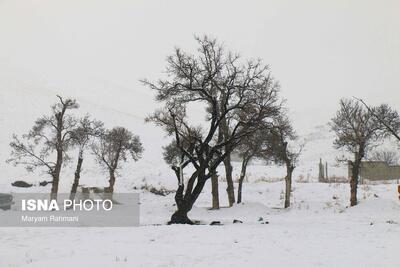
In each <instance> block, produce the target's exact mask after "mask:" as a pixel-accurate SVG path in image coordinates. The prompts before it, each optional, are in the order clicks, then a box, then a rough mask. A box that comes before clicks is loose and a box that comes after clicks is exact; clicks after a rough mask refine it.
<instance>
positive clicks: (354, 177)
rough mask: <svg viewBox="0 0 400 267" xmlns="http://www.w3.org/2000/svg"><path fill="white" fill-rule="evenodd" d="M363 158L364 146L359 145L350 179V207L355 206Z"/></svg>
mask: <svg viewBox="0 0 400 267" xmlns="http://www.w3.org/2000/svg"><path fill="white" fill-rule="evenodd" d="M363 157H364V145H363V144H361V145H360V149H359V151H358V153H355V155H354V163H353V164H352V171H351V179H350V206H351V207H353V206H355V205H357V202H358V201H357V187H358V176H359V174H360V166H361V161H362V159H363Z"/></svg>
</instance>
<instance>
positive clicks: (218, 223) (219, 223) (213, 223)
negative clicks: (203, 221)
mask: <svg viewBox="0 0 400 267" xmlns="http://www.w3.org/2000/svg"><path fill="white" fill-rule="evenodd" d="M210 225H222V224H221V222H220V221H212V222H211V223H210Z"/></svg>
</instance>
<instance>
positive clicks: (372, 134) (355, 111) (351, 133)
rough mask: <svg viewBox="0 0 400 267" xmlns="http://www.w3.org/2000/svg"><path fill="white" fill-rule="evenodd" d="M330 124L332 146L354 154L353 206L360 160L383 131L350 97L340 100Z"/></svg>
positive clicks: (355, 203) (371, 116)
mask: <svg viewBox="0 0 400 267" xmlns="http://www.w3.org/2000/svg"><path fill="white" fill-rule="evenodd" d="M330 125H331V128H332V130H333V131H334V132H335V133H336V139H335V141H334V146H335V147H336V148H344V149H345V150H347V151H348V152H350V153H352V154H354V160H353V161H349V164H351V167H352V175H351V179H350V193H351V194H350V205H351V206H355V205H357V186H358V178H359V177H358V176H359V171H360V165H361V161H362V159H363V158H364V157H365V155H366V153H367V152H368V151H369V150H370V149H371V148H373V147H374V146H375V145H376V144H377V142H378V141H379V140H380V139H381V138H382V137H384V135H385V133H384V131H383V129H382V125H381V124H380V123H379V122H378V121H377V120H376V119H375V117H374V115H373V113H372V112H370V111H369V110H368V109H365V108H364V107H363V106H362V105H361V104H360V103H359V102H358V101H356V100H352V99H342V100H340V108H339V110H338V112H337V113H336V116H335V117H334V118H333V119H332V122H331V124H330Z"/></svg>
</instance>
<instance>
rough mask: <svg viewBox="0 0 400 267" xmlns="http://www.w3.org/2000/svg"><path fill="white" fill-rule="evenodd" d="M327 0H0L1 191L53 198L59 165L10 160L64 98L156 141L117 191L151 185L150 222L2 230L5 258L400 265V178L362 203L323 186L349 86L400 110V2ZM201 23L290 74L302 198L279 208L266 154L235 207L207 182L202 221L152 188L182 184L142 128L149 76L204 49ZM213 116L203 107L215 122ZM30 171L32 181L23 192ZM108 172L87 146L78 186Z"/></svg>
mask: <svg viewBox="0 0 400 267" xmlns="http://www.w3.org/2000/svg"><path fill="white" fill-rule="evenodd" d="M317 2H318V1H281V0H276V1H259V0H253V1H250V0H248V1H235V2H234V1H231V0H228V1H211V0H204V1H202V2H201V3H200V2H199V1H197V2H195V1H193V2H191V3H189V1H187V0H184V1H178V0H176V1H172V0H170V1H161V0H157V1H148V0H146V1H139V0H132V1H127V0H126V1H107V0H58V1H54V0H41V1H25V0H0V36H1V37H0V193H19V192H27V193H33V192H42V193H49V191H50V186H47V187H38V186H37V184H38V183H39V182H41V181H44V180H50V178H49V176H46V174H44V173H43V172H41V171H37V172H35V173H27V172H26V171H25V169H24V168H23V167H22V166H18V167H13V166H11V165H9V164H6V163H5V161H6V160H7V159H8V158H9V156H10V146H9V143H10V141H11V137H12V135H13V134H17V135H18V136H22V135H23V134H26V133H28V131H29V129H30V128H31V127H32V126H33V122H34V121H35V120H36V119H37V118H38V117H40V116H42V115H44V114H49V112H50V106H51V105H52V104H54V103H55V101H57V98H56V95H57V94H59V95H62V96H63V97H72V98H76V100H77V102H78V103H79V104H80V108H79V110H74V111H73V115H75V116H80V117H82V116H84V115H85V114H87V113H90V114H91V116H92V117H93V118H96V119H98V120H101V121H103V122H104V124H105V127H107V128H112V127H115V126H123V127H126V128H128V129H129V130H131V131H132V132H134V133H135V134H137V135H139V136H140V138H141V141H142V143H143V146H144V148H145V151H144V153H143V157H142V159H140V160H139V161H138V162H128V163H126V164H124V165H123V168H122V169H121V170H120V171H119V172H118V175H117V181H116V185H115V191H116V192H138V193H140V198H141V201H140V202H141V205H140V208H141V214H140V222H141V223H140V226H139V227H134V228H1V227H0V267H23V266H25V267H52V266H57V267H76V266H95V267H119V266H126V267H128V266H129V267H136V266H143V267H148V266H150V267H153V266H160V267H161V266H163V267H170V266H171V267H173V266H185V267H194V266H206V267H211V266H216V267H224V266H229V267H232V266H240V267H248V266H249V267H253V266H255V267H258V266H263V267H265V266H290V267H309V266H332V267H358V266H361V267H365V266H371V267H377V266H378V267H381V266H383V267H392V266H393V267H397V266H400V263H399V262H400V256H399V250H400V201H399V199H398V193H397V185H395V184H378V185H360V186H359V192H358V199H359V201H360V204H359V205H358V206H355V207H352V208H349V207H348V205H349V194H350V188H349V185H348V184H333V183H332V184H322V183H317V180H318V179H317V177H318V163H319V161H320V159H322V161H323V163H325V162H327V163H328V170H329V175H330V177H333V176H335V177H339V178H344V177H347V166H346V165H343V164H342V165H338V164H337V161H336V159H337V158H338V157H341V156H342V155H343V151H338V150H336V149H334V148H333V140H334V137H335V136H334V134H333V133H332V132H331V131H330V127H329V125H328V123H329V121H330V120H331V118H332V117H333V116H334V114H335V112H336V110H337V108H338V101H339V99H340V98H341V97H353V96H357V97H361V98H363V99H365V100H366V101H367V102H368V103H371V104H372V105H375V104H381V103H388V104H390V105H391V106H393V107H395V108H396V109H397V110H400V106H399V103H400V94H399V93H398V92H399V91H398V89H399V79H398V77H399V76H400V72H399V70H400V69H399V61H400V60H399V59H400V58H399V55H400V53H398V51H399V50H398V48H399V44H400V42H399V39H398V38H397V37H398V34H397V33H398V28H399V27H400V23H399V19H398V18H399V16H398V10H399V4H398V2H396V1H385V3H380V2H378V1H330V2H329V3H328V1H319V2H318V3H317ZM199 3H200V4H199ZM204 14H206V16H205V15H204ZM355 33H356V34H355ZM394 33H395V34H394ZM193 34H198V35H202V34H211V35H213V36H215V37H217V38H219V39H220V40H221V41H222V42H224V44H226V46H227V48H229V49H232V50H233V51H237V52H239V53H240V54H242V55H243V56H244V57H246V58H247V57H254V58H262V59H263V60H265V63H267V64H270V66H271V71H272V74H273V76H274V77H276V78H277V79H278V80H279V81H280V82H281V85H282V97H284V98H286V99H287V106H288V107H289V112H290V114H289V115H290V118H291V120H292V122H293V124H294V127H295V129H296V131H297V133H298V135H299V140H300V141H301V142H304V143H305V147H304V150H303V153H302V154H301V156H300V158H299V162H298V165H297V166H296V169H295V170H294V174H293V179H294V181H295V182H294V185H293V193H292V198H291V202H292V206H291V207H290V208H289V209H283V208H282V207H283V190H284V183H283V181H282V177H284V175H285V169H284V168H283V167H281V166H265V165H264V164H262V163H261V162H252V164H251V166H249V168H248V171H247V177H246V181H245V183H244V185H243V186H244V188H243V203H242V204H238V205H234V206H233V207H231V208H227V206H228V203H227V196H226V193H225V188H226V185H225V184H224V182H223V181H222V180H223V174H224V173H223V170H222V168H221V169H220V170H219V174H220V175H221V177H220V180H221V181H220V187H219V195H220V203H221V206H222V208H221V209H220V210H210V209H209V207H210V206H211V193H210V190H211V184H210V182H208V183H207V184H206V187H205V190H204V192H202V194H201V195H200V197H199V199H198V201H197V202H196V203H195V206H194V207H193V210H192V211H191V212H190V213H189V217H190V218H191V219H193V220H198V221H200V224H201V225H195V226H188V225H171V226H168V225H167V222H168V220H169V219H170V216H171V214H172V213H173V212H174V211H175V209H176V207H175V206H174V203H175V201H174V194H173V193H171V194H169V195H167V196H159V195H155V194H152V193H150V192H149V191H147V190H143V189H141V188H143V187H144V188H149V187H154V188H156V189H167V190H175V189H176V186H177V181H176V178H175V176H174V174H173V172H172V171H171V169H170V168H169V166H167V165H166V163H165V162H164V161H163V159H162V146H165V145H166V144H168V143H169V141H170V140H169V139H168V138H166V137H165V133H164V132H163V131H162V130H161V129H160V128H157V127H155V126H154V125H152V124H146V123H144V118H145V117H146V116H147V115H148V114H150V113H152V112H153V111H154V110H155V108H156V103H155V101H154V92H152V91H150V90H149V89H147V88H145V87H144V86H143V84H141V83H140V82H139V80H140V79H143V78H148V79H150V80H157V79H159V78H161V77H163V75H164V74H165V72H164V70H165V66H166V62H165V59H166V57H167V55H169V54H170V53H171V52H172V50H173V47H174V46H180V47H182V48H183V49H185V50H186V49H187V50H189V51H192V50H193V49H194V41H193ZM382 92H384V93H382ZM203 112H204V110H202V109H199V110H194V112H193V113H195V115H196V116H198V117H199V118H201V119H203V118H204V114H203ZM385 145H387V146H388V147H390V148H391V149H395V148H396V147H397V146H396V145H394V144H393V143H390V142H389V143H388V144H385ZM380 148H381V146H380ZM77 155H78V152H77V151H76V150H72V151H70V156H71V159H72V161H71V162H70V163H69V165H67V166H66V167H65V168H63V170H62V173H61V180H60V186H59V189H60V192H64V193H66V192H69V190H70V188H71V184H72V181H73V177H74V175H73V172H74V167H75V163H76V157H77ZM345 156H349V155H348V154H347V155H345ZM239 166H240V164H239V163H238V162H235V163H234V172H233V174H234V178H235V179H236V180H237V177H238V174H239V171H240V170H239ZM185 175H186V176H187V175H189V173H186V174H185ZM17 180H24V181H27V182H29V183H33V184H34V185H35V186H34V187H32V188H28V189H26V188H16V187H12V186H11V183H12V182H14V181H17ZM107 180H108V177H107V173H106V172H105V170H104V169H102V168H101V167H100V166H99V165H98V164H97V163H96V162H95V161H94V159H93V155H91V153H90V151H87V152H86V153H85V162H84V165H83V171H82V178H81V181H80V182H81V185H84V186H89V187H91V186H98V187H102V186H106V185H107ZM235 188H237V184H235ZM3 212H4V211H1V210H0V219H1V216H2V213H3ZM233 220H240V221H242V223H238V224H233ZM212 221H220V222H221V223H222V224H223V225H215V226H211V225H210V223H211V222H212Z"/></svg>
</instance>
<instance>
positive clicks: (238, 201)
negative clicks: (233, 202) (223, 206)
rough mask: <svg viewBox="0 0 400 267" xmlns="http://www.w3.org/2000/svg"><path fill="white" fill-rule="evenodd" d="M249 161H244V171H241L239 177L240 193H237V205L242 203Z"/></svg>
mask: <svg viewBox="0 0 400 267" xmlns="http://www.w3.org/2000/svg"><path fill="white" fill-rule="evenodd" d="M247 162H248V161H247V159H243V161H242V169H241V171H240V177H239V186H238V193H237V196H238V198H237V203H238V204H239V203H241V202H242V187H243V181H244V178H245V177H246V170H247Z"/></svg>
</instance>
